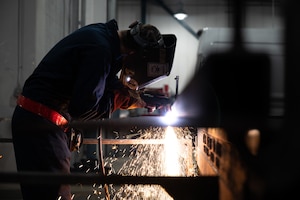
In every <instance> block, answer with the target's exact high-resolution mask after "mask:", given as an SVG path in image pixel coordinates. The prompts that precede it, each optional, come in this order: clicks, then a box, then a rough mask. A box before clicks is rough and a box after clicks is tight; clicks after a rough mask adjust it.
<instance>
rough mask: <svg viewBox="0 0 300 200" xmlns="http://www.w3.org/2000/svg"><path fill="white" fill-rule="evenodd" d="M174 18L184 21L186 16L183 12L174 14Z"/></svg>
mask: <svg viewBox="0 0 300 200" xmlns="http://www.w3.org/2000/svg"><path fill="white" fill-rule="evenodd" d="M174 17H176V18H177V19H178V20H184V19H185V18H186V17H187V14H186V13H184V12H181V13H176V14H174Z"/></svg>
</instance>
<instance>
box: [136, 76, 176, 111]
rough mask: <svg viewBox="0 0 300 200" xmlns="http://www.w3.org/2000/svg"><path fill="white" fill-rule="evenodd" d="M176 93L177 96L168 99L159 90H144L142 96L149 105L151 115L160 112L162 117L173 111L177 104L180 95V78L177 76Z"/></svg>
mask: <svg viewBox="0 0 300 200" xmlns="http://www.w3.org/2000/svg"><path fill="white" fill-rule="evenodd" d="M175 80H176V93H175V96H171V97H168V95H166V94H165V93H163V92H161V91H160V90H157V89H144V90H143V91H142V92H141V94H140V96H141V98H142V99H143V101H145V103H146V104H147V106H146V108H147V109H148V112H149V113H153V112H154V111H155V110H158V111H159V113H160V115H164V114H165V113H167V112H168V111H171V108H172V105H173V103H174V102H175V100H176V98H177V95H178V82H179V76H176V78H175Z"/></svg>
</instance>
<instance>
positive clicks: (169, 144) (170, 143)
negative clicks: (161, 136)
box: [164, 126, 180, 176]
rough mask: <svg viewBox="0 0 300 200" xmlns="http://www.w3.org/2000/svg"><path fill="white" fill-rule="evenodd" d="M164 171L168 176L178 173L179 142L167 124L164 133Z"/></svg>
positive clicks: (177, 174)
mask: <svg viewBox="0 0 300 200" xmlns="http://www.w3.org/2000/svg"><path fill="white" fill-rule="evenodd" d="M165 140H166V143H165V152H164V153H165V172H166V175H168V176H179V175H180V163H179V152H178V149H179V147H180V144H179V142H178V139H177V136H176V134H175V132H174V130H173V128H172V127H170V126H168V127H167V129H166V135H165Z"/></svg>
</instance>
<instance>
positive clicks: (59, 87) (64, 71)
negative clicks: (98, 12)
mask: <svg viewBox="0 0 300 200" xmlns="http://www.w3.org/2000/svg"><path fill="white" fill-rule="evenodd" d="M117 31H118V25H117V22H116V21H115V20H111V21H109V22H107V23H96V24H91V25H87V26H85V27H82V28H80V29H78V30H76V31H74V32H73V33H71V34H70V35H68V36H67V37H65V38H63V39H62V40H61V41H59V42H58V43H57V44H56V45H55V46H54V47H53V48H52V49H51V50H50V51H49V52H48V53H47V55H46V56H45V57H44V58H43V59H42V61H41V62H40V63H39V65H38V66H37V68H36V69H35V70H34V72H33V73H32V75H31V76H30V77H29V78H28V79H27V80H26V82H25V84H24V88H23V92H22V94H23V95H24V96H26V97H28V98H31V99H32V100H35V101H38V102H40V103H42V104H45V105H47V106H49V107H51V108H53V109H55V110H57V111H59V112H61V113H62V114H63V115H65V116H71V117H72V118H74V119H79V118H83V119H94V118H101V117H102V116H103V115H104V114H105V113H107V112H109V110H110V108H111V106H112V105H111V104H112V101H111V98H112V96H113V93H112V91H113V89H114V88H118V87H121V83H120V82H119V81H118V79H117V76H116V74H117V73H118V71H119V70H120V69H121V53H120V40H119V37H118V33H117Z"/></svg>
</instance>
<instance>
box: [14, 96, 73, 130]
mask: <svg viewBox="0 0 300 200" xmlns="http://www.w3.org/2000/svg"><path fill="white" fill-rule="evenodd" d="M17 104H18V105H19V106H20V107H22V108H23V109H25V110H27V111H30V112H32V113H35V114H37V115H40V116H42V117H44V118H45V119H48V120H49V121H51V122H52V123H54V124H55V125H57V126H61V127H64V126H65V125H67V124H68V120H66V118H64V117H63V116H62V115H61V114H60V113H58V112H57V111H55V110H52V109H51V108H49V107H47V106H45V105H43V104H41V103H39V102H36V101H33V100H31V99H29V98H27V97H24V96H23V95H20V96H19V97H18V101H17Z"/></svg>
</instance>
